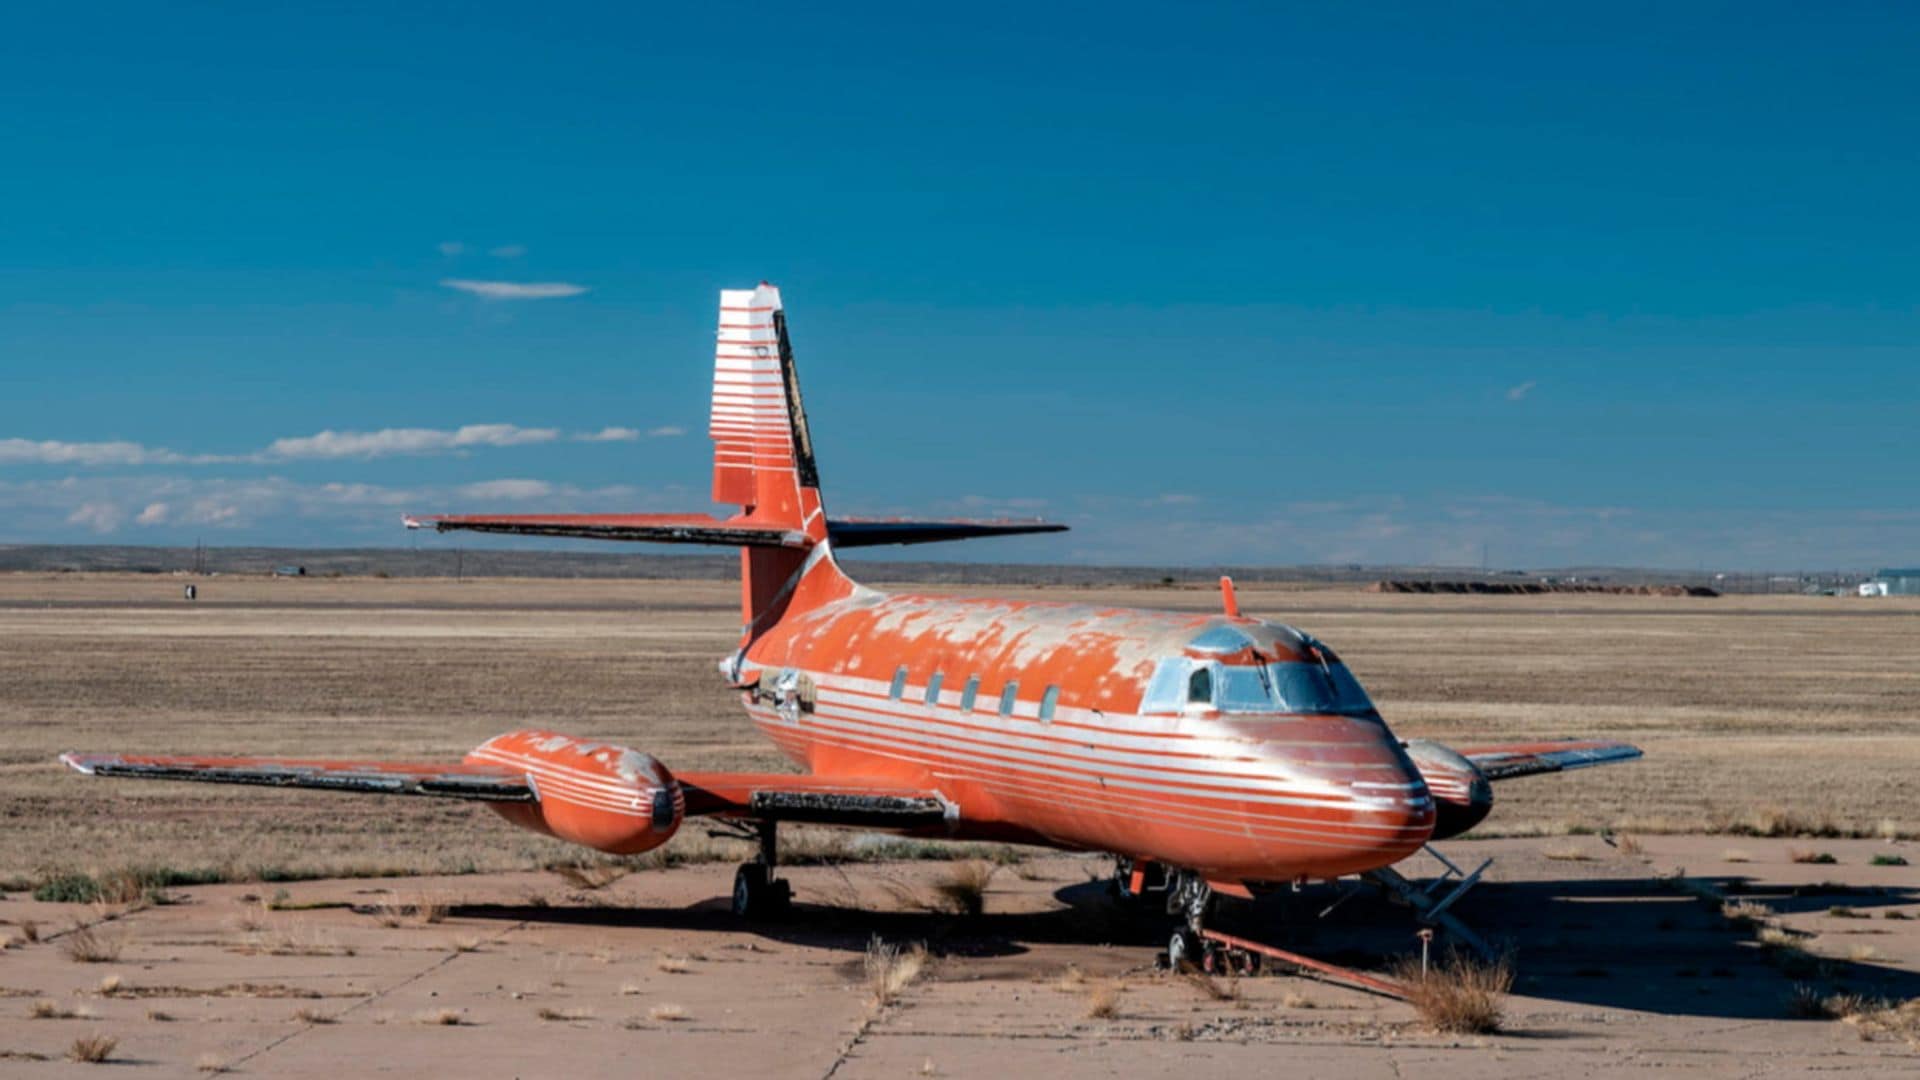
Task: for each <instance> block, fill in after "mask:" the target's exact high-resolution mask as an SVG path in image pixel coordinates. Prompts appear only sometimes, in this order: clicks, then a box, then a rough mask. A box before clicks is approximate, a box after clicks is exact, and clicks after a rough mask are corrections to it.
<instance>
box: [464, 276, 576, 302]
mask: <svg viewBox="0 0 1920 1080" xmlns="http://www.w3.org/2000/svg"><path fill="white" fill-rule="evenodd" d="M440 284H442V285H444V286H446V287H447V288H449V289H458V290H460V291H461V292H464V293H472V294H473V295H475V296H478V297H480V298H481V299H483V300H553V299H558V298H560V297H566V296H579V295H580V294H581V293H584V292H586V291H587V287H586V286H585V285H575V284H573V283H572V282H569V281H474V280H471V279H469V278H447V279H445V280H443V281H441V282H440Z"/></svg>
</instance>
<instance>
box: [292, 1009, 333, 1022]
mask: <svg viewBox="0 0 1920 1080" xmlns="http://www.w3.org/2000/svg"><path fill="white" fill-rule="evenodd" d="M293 1018H294V1019H295V1020H297V1021H299V1022H300V1023H302V1024H335V1023H339V1021H340V1018H339V1017H337V1016H334V1015H333V1014H332V1013H323V1012H321V1011H320V1010H318V1009H315V1008H312V1007H308V1006H303V1007H301V1008H298V1009H295V1010H293Z"/></svg>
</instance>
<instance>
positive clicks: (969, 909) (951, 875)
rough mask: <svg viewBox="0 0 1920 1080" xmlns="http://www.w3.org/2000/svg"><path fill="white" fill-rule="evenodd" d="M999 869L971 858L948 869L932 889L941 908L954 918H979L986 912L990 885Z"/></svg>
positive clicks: (983, 861)
mask: <svg viewBox="0 0 1920 1080" xmlns="http://www.w3.org/2000/svg"><path fill="white" fill-rule="evenodd" d="M998 869H999V868H998V867H996V866H994V865H993V864H992V863H990V862H987V861H985V860H983V859H972V860H969V861H967V862H963V863H958V864H955V865H953V866H950V867H948V868H947V872H946V873H945V874H944V875H942V877H941V879H940V880H939V881H938V882H936V883H935V884H934V886H933V890H934V895H936V896H938V897H939V898H940V901H941V906H943V907H945V908H946V909H947V910H949V911H951V912H953V913H954V914H955V915H968V916H973V915H978V914H980V913H981V912H982V911H985V910H986V895H987V884H988V883H989V882H991V881H992V880H993V875H994V871H996V870H998Z"/></svg>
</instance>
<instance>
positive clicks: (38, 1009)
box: [27, 998, 93, 1020]
mask: <svg viewBox="0 0 1920 1080" xmlns="http://www.w3.org/2000/svg"><path fill="white" fill-rule="evenodd" d="M92 1016H93V1014H92V1013H90V1012H88V1011H86V1010H85V1009H77V1008H68V1007H67V1006H65V1005H62V1004H60V1003H59V1002H57V1001H55V1000H53V999H52V998H40V999H39V1000H37V1001H35V1002H34V1003H33V1004H32V1005H29V1006H27V1019H29V1020H86V1019H91V1018H92Z"/></svg>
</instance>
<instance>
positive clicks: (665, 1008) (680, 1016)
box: [647, 1002, 692, 1023]
mask: <svg viewBox="0 0 1920 1080" xmlns="http://www.w3.org/2000/svg"><path fill="white" fill-rule="evenodd" d="M647 1016H648V1017H650V1018H651V1019H654V1020H660V1021H664V1022H667V1023H674V1022H677V1021H680V1020H689V1019H692V1017H691V1016H689V1015H688V1013H687V1010H686V1009H685V1008H683V1007H682V1006H679V1005H674V1004H672V1003H669V1002H662V1003H661V1004H659V1005H655V1006H654V1007H653V1008H651V1009H648V1010H647Z"/></svg>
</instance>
